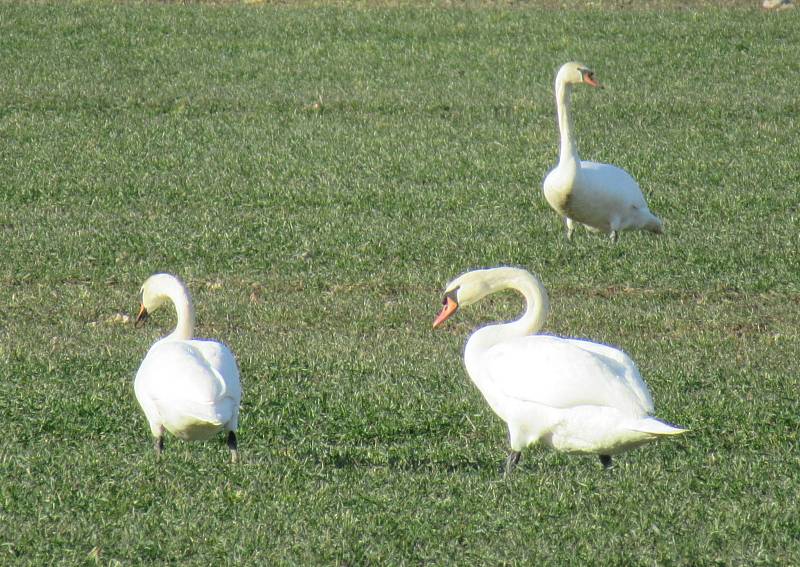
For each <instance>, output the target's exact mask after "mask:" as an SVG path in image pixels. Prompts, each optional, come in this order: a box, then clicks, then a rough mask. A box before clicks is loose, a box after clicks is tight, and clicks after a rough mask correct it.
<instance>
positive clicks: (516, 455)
mask: <svg viewBox="0 0 800 567" xmlns="http://www.w3.org/2000/svg"><path fill="white" fill-rule="evenodd" d="M521 456H522V453H521V452H520V451H514V450H513V449H512V451H511V452H510V453H509V454H508V458H507V459H506V469H505V473H504V474H503V477H504V478H507V477H508V475H510V474H511V471H513V470H514V468H515V467H516V466H517V463H519V459H520V457H521Z"/></svg>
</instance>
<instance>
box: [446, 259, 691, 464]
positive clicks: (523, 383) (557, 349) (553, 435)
mask: <svg viewBox="0 0 800 567" xmlns="http://www.w3.org/2000/svg"><path fill="white" fill-rule="evenodd" d="M505 289H513V290H516V291H518V292H520V293H521V294H522V295H523V296H524V297H525V301H526V303H527V307H526V310H525V314H524V315H523V316H522V317H521V318H520V319H518V320H516V321H513V322H511V323H501V324H494V325H488V326H485V327H483V328H481V329H478V330H477V331H475V332H474V333H473V334H472V336H470V338H469V340H468V341H467V345H466V347H465V349H464V363H465V366H466V368H467V373H468V374H469V377H470V378H471V379H472V381H473V382H474V383H475V385H476V386H477V387H478V389H479V390H480V391H481V393H482V394H483V397H484V398H486V401H487V402H488V403H489V406H490V407H491V408H492V410H494V412H495V413H496V414H497V415H498V416H499V417H500V419H502V420H503V421H505V422H506V424H507V425H508V432H509V438H510V442H511V452H510V454H509V455H508V459H507V460H506V474H509V473H510V472H511V471H512V470H513V468H514V467H515V466H516V464H517V462H519V459H520V455H521V451H522V450H523V449H524V448H525V447H528V446H530V445H532V444H535V443H537V442H542V443H544V444H545V445H547V446H549V447H552V448H553V449H555V450H557V451H565V452H570V453H590V454H595V455H599V456H600V461H601V462H602V463H603V465H604V466H605V467H606V468H608V467H610V466H611V456H612V455H615V454H618V453H622V452H624V451H627V450H629V449H633V448H634V447H638V446H639V445H643V444H645V443H648V442H650V441H655V440H656V439H658V438H659V437H662V436H665V435H677V434H679V433H684V432H685V431H686V430H685V429H680V428H678V427H675V426H672V425H669V424H667V423H664V422H663V421H660V420H658V419H656V418H654V417H652V416H651V414H652V413H653V400H652V399H651V397H650V392H649V391H648V389H647V385H645V383H644V382H643V381H642V378H641V377H640V376H639V371H638V370H637V369H636V365H635V364H634V363H633V361H632V360H631V359H630V358H629V357H628V355H626V354H625V353H624V352H622V351H621V350H618V349H616V348H613V347H610V346H606V345H603V344H599V343H593V342H590V341H585V340H578V339H564V338H561V337H553V336H548V335H537V334H535V333H537V332H538V331H539V330H540V329H541V328H542V325H543V324H544V321H545V318H546V317H547V313H548V310H549V304H548V299H547V291H546V290H545V288H544V286H543V285H542V283H541V282H540V281H539V280H538V279H537V278H536V277H534V276H533V275H532V274H530V273H529V272H527V271H525V270H522V269H519V268H508V267H500V268H492V269H488V270H475V271H472V272H467V273H466V274H463V275H461V276H459V277H458V278H456V279H455V280H453V281H452V282H450V283H449V284H448V285H447V289H446V290H445V294H444V301H443V303H444V307H443V308H442V311H441V312H440V313H439V315H438V316H437V317H436V320H435V321H434V322H433V327H434V329H435V328H437V327H438V326H440V325H441V324H442V323H444V322H445V321H446V320H447V319H448V318H449V317H450V316H452V315H453V314H454V313H455V312H456V311H457V310H458V309H459V308H460V307H463V306H466V305H470V304H472V303H475V302H476V301H478V300H480V299H482V298H483V297H485V296H487V295H489V294H492V293H495V292H498V291H502V290H505Z"/></svg>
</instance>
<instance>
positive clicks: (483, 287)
mask: <svg viewBox="0 0 800 567" xmlns="http://www.w3.org/2000/svg"><path fill="white" fill-rule="evenodd" d="M520 277H528V278H529V277H531V276H530V274H529V273H528V272H526V271H525V270H521V269H519V268H508V267H501V268H489V269H486V270H473V271H471V272H467V273H466V274H461V275H460V276H458V277H457V278H456V279H454V280H453V281H451V282H450V283H449V284H447V287H446V288H445V290H444V299H442V305H443V307H442V310H441V311H440V312H439V315H437V316H436V319H435V320H434V321H433V328H434V329H435V328H437V327H439V326H440V325H441V324H442V323H444V322H445V321H447V320H448V319H449V318H450V317H451V316H452V315H453V314H455V312H456V311H458V308H459V307H466V306H467V305H471V304H473V303H475V302H477V301H480V300H481V299H483V298H484V297H486V296H487V295H489V294H491V293H494V292H496V291H500V290H501V289H505V288H507V287H509V284H510V283H512V282H514V281H515V280H516V279H517V278H520Z"/></svg>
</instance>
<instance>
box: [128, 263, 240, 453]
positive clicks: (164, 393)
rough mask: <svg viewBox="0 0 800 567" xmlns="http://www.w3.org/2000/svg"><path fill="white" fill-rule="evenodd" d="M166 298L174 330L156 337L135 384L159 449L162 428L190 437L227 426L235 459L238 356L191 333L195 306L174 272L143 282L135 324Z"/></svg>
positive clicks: (200, 437)
mask: <svg viewBox="0 0 800 567" xmlns="http://www.w3.org/2000/svg"><path fill="white" fill-rule="evenodd" d="M167 300H169V301H172V303H173V304H174V305H175V311H176V313H177V316H178V324H177V326H176V327H175V330H174V331H173V332H172V333H171V334H169V335H167V336H166V337H164V338H162V339H161V340H159V341H157V342H156V343H155V344H154V345H153V346H152V347H150V350H149V351H148V353H147V356H145V358H144V361H142V365H141V366H140V367H139V371H138V372H137V373H136V380H135V381H134V390H135V391H136V399H137V400H138V401H139V405H140V406H142V410H143V411H144V414H145V416H146V417H147V421H148V423H149V424H150V431H151V432H152V434H153V436H154V437H155V447H156V452H157V453H159V454H160V453H161V451H163V449H164V430H165V429H166V430H167V431H169V432H170V433H172V434H173V435H175V436H176V437H178V438H180V439H184V440H186V441H200V440H206V439H209V438H211V437H213V436H214V435H215V434H217V433H219V432H220V431H226V432H227V443H228V448H229V449H230V451H231V460H232V461H234V462H236V461H237V460H238V450H237V441H236V433H235V432H236V429H237V426H238V421H239V403H240V402H241V398H242V388H241V385H240V383H239V370H238V368H237V366H236V359H235V358H234V356H233V354H232V353H231V351H230V350H229V349H228V347H226V346H225V345H224V344H222V343H219V342H217V341H210V340H197V339H192V334H193V333H194V307H193V306H192V299H191V296H190V295H189V290H187V289H186V286H184V284H183V282H181V281H180V280H179V279H178V278H176V277H175V276H172V275H170V274H156V275H153V276H150V277H149V278H148V279H147V281H145V282H144V285H143V286H142V307H141V309H140V310H139V315H138V316H137V317H136V326H137V327H138V326H139V325H140V324H142V323H144V321H146V320H147V318H148V317H149V314H150V313H151V312H153V311H155V310H156V309H158V308H159V307H160V306H161V305H163V304H164V303H165V302H166V301H167Z"/></svg>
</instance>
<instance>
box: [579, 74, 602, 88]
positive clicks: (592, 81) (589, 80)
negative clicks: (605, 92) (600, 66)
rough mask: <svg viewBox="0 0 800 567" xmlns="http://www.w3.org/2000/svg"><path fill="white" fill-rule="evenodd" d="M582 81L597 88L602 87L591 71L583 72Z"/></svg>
mask: <svg viewBox="0 0 800 567" xmlns="http://www.w3.org/2000/svg"><path fill="white" fill-rule="evenodd" d="M583 82H584V83H586V84H587V85H589V86H591V87H595V88H598V89H602V88H604V87H603V85H601V84H600V81H598V80H597V79H595V78H594V73H592V72H591V71H590V72H588V73H584V74H583Z"/></svg>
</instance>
